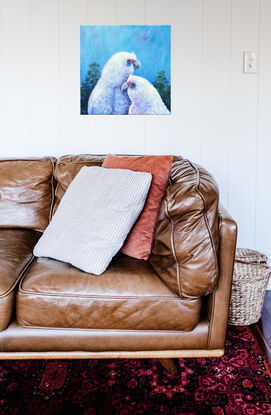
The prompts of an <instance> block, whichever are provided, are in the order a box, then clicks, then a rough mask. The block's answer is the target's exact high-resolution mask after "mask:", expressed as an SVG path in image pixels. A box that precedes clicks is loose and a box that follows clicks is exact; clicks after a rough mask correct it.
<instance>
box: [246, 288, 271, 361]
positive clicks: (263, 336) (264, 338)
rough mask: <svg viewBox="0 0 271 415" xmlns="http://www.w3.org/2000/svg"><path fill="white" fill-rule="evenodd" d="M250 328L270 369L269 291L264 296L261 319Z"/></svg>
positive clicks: (270, 326) (270, 319) (270, 297)
mask: <svg viewBox="0 0 271 415" xmlns="http://www.w3.org/2000/svg"><path fill="white" fill-rule="evenodd" d="M250 327H251V328H252V330H253V334H254V335H255V337H256V339H257V340H258V342H259V344H260V346H261V348H262V351H263V352H264V354H265V356H266V358H267V360H268V362H269V366H270V367H271V290H270V291H267V292H266V295H265V299H264V304H263V311H262V318H261V319H260V321H258V323H256V324H253V325H251V326H250Z"/></svg>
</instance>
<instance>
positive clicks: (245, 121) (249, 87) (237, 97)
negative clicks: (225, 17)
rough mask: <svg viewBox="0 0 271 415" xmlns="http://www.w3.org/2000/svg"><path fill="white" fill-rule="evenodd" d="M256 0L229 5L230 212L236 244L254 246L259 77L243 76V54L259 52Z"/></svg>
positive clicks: (240, 1) (257, 3)
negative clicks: (230, 10) (230, 34)
mask: <svg viewBox="0 0 271 415" xmlns="http://www.w3.org/2000/svg"><path fill="white" fill-rule="evenodd" d="M258 23H259V1H258V0H239V1H233V2H232V59H231V113H230V177H229V210H230V212H231V213H232V215H233V216H234V217H235V218H236V220H237V221H238V225H239V237H238V244H239V245H240V246H253V245H254V218H255V178H256V157H255V154H256V131H257V88H258V75H257V74H244V73H243V62H242V59H243V56H242V55H243V51H245V50H256V51H257V50H258Z"/></svg>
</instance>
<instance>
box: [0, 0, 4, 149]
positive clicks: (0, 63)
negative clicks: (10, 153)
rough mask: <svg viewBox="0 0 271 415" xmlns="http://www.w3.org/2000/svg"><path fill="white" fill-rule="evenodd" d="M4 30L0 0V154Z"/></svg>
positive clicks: (2, 127)
mask: <svg viewBox="0 0 271 415" xmlns="http://www.w3.org/2000/svg"><path fill="white" fill-rule="evenodd" d="M3 52H4V31H3V0H0V156H1V155H3V139H4V137H3V135H4V114H3V112H4V102H3V98H4V97H3V92H4V68H3V61H4V60H3Z"/></svg>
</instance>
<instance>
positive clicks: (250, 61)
mask: <svg viewBox="0 0 271 415" xmlns="http://www.w3.org/2000/svg"><path fill="white" fill-rule="evenodd" d="M243 71H244V73H258V62H257V54H256V52H251V51H250V52H249V51H245V52H244V53H243Z"/></svg>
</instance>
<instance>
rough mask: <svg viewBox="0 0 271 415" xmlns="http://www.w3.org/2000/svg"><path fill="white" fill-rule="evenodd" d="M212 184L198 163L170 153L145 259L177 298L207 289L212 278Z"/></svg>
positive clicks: (214, 198)
mask: <svg viewBox="0 0 271 415" xmlns="http://www.w3.org/2000/svg"><path fill="white" fill-rule="evenodd" d="M218 198H219V197H218V188H217V184H216V182H215V180H214V179H213V177H212V176H211V175H210V174H209V173H208V172H207V171H206V170H205V169H203V168H202V167H200V166H198V165H195V164H192V163H191V162H190V161H188V160H183V159H182V158H180V157H175V158H174V162H173V166H172V172H171V183H170V185H169V187H168V189H167V194H166V195H165V197H164V199H163V201H162V205H161V208H160V212H159V214H158V220H157V224H156V234H155V239H154V246H153V250H152V255H151V257H150V261H151V264H152V266H153V267H154V269H155V270H156V272H157V273H158V275H159V276H160V278H161V279H162V280H163V281H164V282H165V283H166V284H167V285H168V287H170V288H171V290H172V291H173V292H175V293H177V294H178V295H179V296H180V297H181V298H186V297H189V298H197V297H200V296H202V295H205V294H208V293H210V292H213V291H214V289H215V287H216V284H217V277H218V263H217V252H218Z"/></svg>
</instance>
